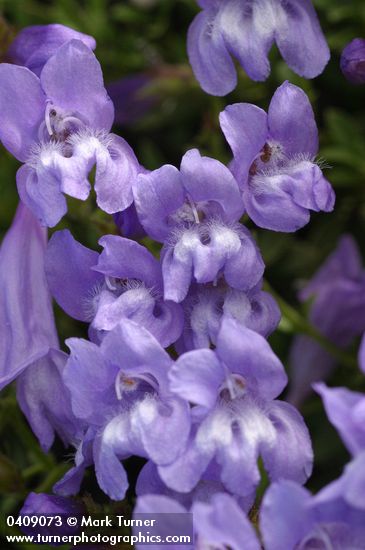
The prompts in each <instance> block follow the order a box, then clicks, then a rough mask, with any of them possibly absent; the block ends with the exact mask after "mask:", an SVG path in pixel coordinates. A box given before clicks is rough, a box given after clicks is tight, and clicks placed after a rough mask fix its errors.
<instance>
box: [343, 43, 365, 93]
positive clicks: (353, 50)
mask: <svg viewBox="0 0 365 550" xmlns="http://www.w3.org/2000/svg"><path fill="white" fill-rule="evenodd" d="M341 70H342V72H343V74H344V75H345V77H346V78H347V80H349V82H351V83H352V84H365V39H364V38H355V39H354V40H352V41H351V42H350V43H349V44H347V46H346V48H344V50H343V52H342V55H341Z"/></svg>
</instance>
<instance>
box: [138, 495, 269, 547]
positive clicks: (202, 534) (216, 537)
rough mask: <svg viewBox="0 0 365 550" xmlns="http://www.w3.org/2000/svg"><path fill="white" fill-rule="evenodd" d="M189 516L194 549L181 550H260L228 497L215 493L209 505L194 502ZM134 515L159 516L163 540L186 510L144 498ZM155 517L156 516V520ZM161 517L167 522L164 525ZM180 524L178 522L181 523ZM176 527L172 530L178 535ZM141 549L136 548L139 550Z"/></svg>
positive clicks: (165, 501)
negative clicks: (174, 522)
mask: <svg viewBox="0 0 365 550" xmlns="http://www.w3.org/2000/svg"><path fill="white" fill-rule="evenodd" d="M190 512H191V513H192V514H193V523H194V539H195V540H194V542H195V544H194V546H184V547H182V546H181V548H187V549H192V548H195V549H197V550H208V549H210V548H211V549H213V548H217V549H218V548H230V549H232V550H242V549H243V548H244V550H259V549H260V544H259V541H258V539H257V536H256V533H255V530H254V528H253V526H252V524H251V523H250V521H249V520H248V518H247V516H246V515H245V513H244V512H243V511H242V510H241V508H240V507H239V506H238V504H237V503H236V501H235V500H234V499H233V498H232V497H231V496H230V495H227V494H224V493H217V494H215V495H214V496H213V497H212V498H211V500H210V502H209V503H208V502H207V503H203V502H195V503H194V504H193V505H192V507H191V509H190ZM134 514H161V516H159V517H160V518H161V520H160V522H159V534H160V536H162V537H163V538H165V535H166V533H167V532H169V533H170V532H171V530H172V529H173V525H171V523H172V522H173V521H174V517H175V518H176V519H175V521H176V522H179V519H180V518H181V514H187V509H186V508H185V507H184V506H182V505H181V504H180V503H179V502H177V501H175V500H173V499H172V498H169V497H166V496H163V495H145V496H142V497H139V498H138V500H137V504H136V507H135V509H134ZM156 517H157V516H156ZM163 517H165V518H166V519H167V520H168V521H169V522H171V523H166V524H165V525H164V523H163V519H162V518H163ZM180 521H181V520H180ZM178 527H179V524H178V523H177V526H176V528H175V532H178ZM142 547H143V545H139V546H137V548H142ZM151 548H154V549H155V550H163V549H165V550H174V549H175V548H176V544H175V545H173V544H171V545H166V544H163V545H158V544H156V545H153V546H152V547H151Z"/></svg>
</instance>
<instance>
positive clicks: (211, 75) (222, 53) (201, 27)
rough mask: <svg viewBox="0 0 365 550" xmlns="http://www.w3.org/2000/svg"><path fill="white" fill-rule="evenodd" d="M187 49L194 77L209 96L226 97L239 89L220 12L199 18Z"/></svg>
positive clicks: (200, 14) (191, 31) (202, 14)
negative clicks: (221, 26) (223, 33)
mask: <svg viewBox="0 0 365 550" xmlns="http://www.w3.org/2000/svg"><path fill="white" fill-rule="evenodd" d="M187 48H188V55H189V61H190V64H191V66H192V68H193V71H194V74H195V76H196V78H197V80H198V81H199V83H200V85H201V87H202V88H203V90H204V91H205V92H207V93H208V94H212V95H217V96H223V95H226V94H228V93H229V92H231V91H232V90H233V89H234V88H235V87H236V84H237V75H236V69H235V66H234V63H233V61H232V59H231V56H230V54H229V52H228V50H227V47H226V44H225V42H224V39H223V36H222V34H221V29H220V27H219V24H217V10H216V9H213V10H207V11H203V12H201V13H198V15H197V16H196V17H195V19H194V21H193V22H192V23H191V25H190V27H189V31H188V42H187Z"/></svg>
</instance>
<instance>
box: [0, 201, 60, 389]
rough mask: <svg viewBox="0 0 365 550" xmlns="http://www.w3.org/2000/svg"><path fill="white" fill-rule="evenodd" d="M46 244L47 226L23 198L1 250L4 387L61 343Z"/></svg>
mask: <svg viewBox="0 0 365 550" xmlns="http://www.w3.org/2000/svg"><path fill="white" fill-rule="evenodd" d="M46 245H47V234H46V231H45V230H44V229H43V228H42V227H40V225H39V223H38V221H37V220H36V219H35V218H34V216H33V214H32V213H31V212H30V211H29V210H28V208H27V207H26V206H24V205H23V204H22V203H20V204H19V206H18V209H17V212H16V215H15V218H14V220H13V223H12V226H11V228H10V229H9V231H8V233H7V234H6V236H5V237H4V240H3V242H2V246H1V249H0V350H1V352H0V388H3V387H4V386H5V385H7V384H8V383H9V382H11V381H12V380H14V379H15V378H16V377H17V376H19V375H20V374H21V373H22V372H23V371H24V370H25V369H26V368H27V367H29V365H32V364H33V363H34V362H36V361H38V360H39V359H41V358H42V357H43V356H45V355H46V354H47V352H48V350H49V349H50V348H52V347H54V348H58V338H57V333H56V327H55V324H54V318H53V312H52V306H51V296H50V294H49V290H48V286H47V281H46V277H45V273H44V255H45V250H46Z"/></svg>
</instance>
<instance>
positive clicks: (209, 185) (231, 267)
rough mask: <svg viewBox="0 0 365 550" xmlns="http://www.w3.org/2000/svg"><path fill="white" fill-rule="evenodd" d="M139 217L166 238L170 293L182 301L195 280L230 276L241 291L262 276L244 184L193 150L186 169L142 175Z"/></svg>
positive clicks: (152, 234)
mask: <svg viewBox="0 0 365 550" xmlns="http://www.w3.org/2000/svg"><path fill="white" fill-rule="evenodd" d="M133 192H134V197H135V204H136V208H137V213H138V216H139V219H140V221H141V223H142V225H143V227H144V228H145V230H146V231H147V233H148V235H150V237H152V238H153V239H155V240H157V241H160V242H163V243H165V244H164V247H163V249H162V255H161V257H162V274H163V280H164V297H165V299H167V300H174V301H175V302H181V301H182V300H183V299H184V298H185V296H186V295H187V292H188V290H189V286H190V284H191V282H192V281H196V282H198V283H209V282H213V283H214V284H216V283H217V281H218V280H219V279H220V278H221V277H224V278H225V280H226V282H227V283H228V284H229V285H230V286H232V287H233V288H236V289H238V290H249V289H250V288H252V287H254V286H255V285H256V284H257V283H258V281H259V280H260V279H261V276H262V274H263V270H264V264H263V261H262V259H261V256H260V254H259V251H258V249H257V247H256V245H255V244H254V242H253V241H252V239H251V236H250V234H249V232H248V231H247V229H246V228H244V227H243V226H242V225H240V224H237V223H236V222H237V221H238V220H239V218H240V217H241V215H242V213H243V204H242V199H241V196H240V192H239V189H238V185H237V183H236V181H235V179H234V178H233V176H232V174H231V173H230V171H229V170H228V169H227V168H226V167H225V166H224V165H223V164H221V163H220V162H218V161H217V160H214V159H211V158H208V157H201V156H200V154H199V152H198V151H197V150H196V149H193V150H191V151H188V152H187V153H186V154H185V155H184V157H183V159H182V162H181V168H180V171H179V170H178V169H177V168H175V167H174V166H171V165H165V166H163V167H162V168H160V169H158V170H155V171H153V172H151V173H149V174H140V175H139V177H138V179H137V181H136V184H135V186H134V189H133Z"/></svg>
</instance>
